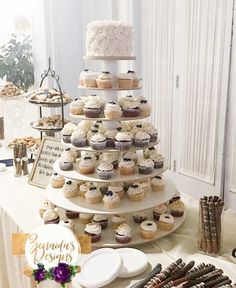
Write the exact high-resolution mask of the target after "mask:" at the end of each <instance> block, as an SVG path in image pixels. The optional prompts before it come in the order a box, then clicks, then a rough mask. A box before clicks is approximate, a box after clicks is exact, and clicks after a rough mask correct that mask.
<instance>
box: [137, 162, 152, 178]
mask: <svg viewBox="0 0 236 288" xmlns="http://www.w3.org/2000/svg"><path fill="white" fill-rule="evenodd" d="M153 169H154V162H153V161H152V160H150V159H143V160H141V161H140V162H139V163H138V171H139V173H140V174H145V175H148V174H151V173H152V171H153Z"/></svg>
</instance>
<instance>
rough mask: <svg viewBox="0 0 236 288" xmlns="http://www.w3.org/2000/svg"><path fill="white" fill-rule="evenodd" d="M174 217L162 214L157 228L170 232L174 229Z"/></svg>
mask: <svg viewBox="0 0 236 288" xmlns="http://www.w3.org/2000/svg"><path fill="white" fill-rule="evenodd" d="M174 223H175V220H174V217H173V216H171V215H170V214H167V213H166V214H162V215H160V218H159V220H158V222H157V227H158V228H159V229H161V230H164V231H170V230H172V229H173V228H174Z"/></svg>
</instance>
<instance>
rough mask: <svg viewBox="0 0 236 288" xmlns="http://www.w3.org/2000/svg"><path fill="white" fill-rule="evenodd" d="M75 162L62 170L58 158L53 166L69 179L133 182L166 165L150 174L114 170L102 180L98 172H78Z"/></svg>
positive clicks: (164, 169)
mask: <svg viewBox="0 0 236 288" xmlns="http://www.w3.org/2000/svg"><path fill="white" fill-rule="evenodd" d="M77 163H78V160H77V162H76V163H75V165H74V167H75V169H74V170H69V171H63V170H61V169H60V167H59V160H56V162H55V163H54V165H53V168H54V170H55V171H56V172H57V173H58V174H60V175H62V176H64V177H66V178H69V179H74V180H80V181H85V182H86V181H87V182H100V183H112V182H135V181H139V180H144V179H149V178H152V177H155V176H157V175H160V174H162V173H163V172H164V171H166V170H167V167H166V166H163V167H162V168H157V169H154V170H153V171H152V173H151V174H140V173H138V171H136V172H135V173H134V174H133V175H121V174H119V172H117V171H116V170H115V171H114V175H113V177H112V178H111V179H108V180H103V179H100V178H98V174H97V173H96V172H95V173H93V174H87V175H84V174H81V173H79V171H78V170H77V168H76V166H77ZM170 198H171V197H170Z"/></svg>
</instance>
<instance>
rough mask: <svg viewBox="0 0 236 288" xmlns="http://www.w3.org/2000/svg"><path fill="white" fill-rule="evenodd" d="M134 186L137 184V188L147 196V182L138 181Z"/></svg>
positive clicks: (148, 189) (148, 188)
mask: <svg viewBox="0 0 236 288" xmlns="http://www.w3.org/2000/svg"><path fill="white" fill-rule="evenodd" d="M134 184H138V185H139V187H140V188H141V189H142V190H143V192H144V194H147V193H148V192H149V191H150V183H149V181H147V180H140V181H137V182H135V183H134Z"/></svg>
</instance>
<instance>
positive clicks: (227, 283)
mask: <svg viewBox="0 0 236 288" xmlns="http://www.w3.org/2000/svg"><path fill="white" fill-rule="evenodd" d="M231 283H232V281H231V280H230V279H226V280H224V281H222V282H221V283H219V284H217V285H215V286H213V288H218V287H222V286H224V285H229V284H231Z"/></svg>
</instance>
